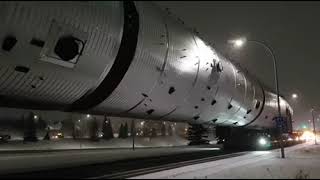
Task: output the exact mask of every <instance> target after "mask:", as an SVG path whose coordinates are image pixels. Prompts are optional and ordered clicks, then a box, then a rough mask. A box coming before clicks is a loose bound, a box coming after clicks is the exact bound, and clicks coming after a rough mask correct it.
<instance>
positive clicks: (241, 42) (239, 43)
mask: <svg viewBox="0 0 320 180" xmlns="http://www.w3.org/2000/svg"><path fill="white" fill-rule="evenodd" d="M230 42H231V43H232V44H233V45H234V47H237V48H240V47H242V46H243V45H244V44H245V42H253V43H256V44H258V45H261V46H263V47H264V48H265V49H267V50H268V52H269V53H270V54H271V55H272V59H273V68H274V78H275V86H276V90H277V101H278V116H279V118H281V109H280V95H279V83H278V70H277V60H276V56H275V54H274V50H273V49H272V47H271V46H269V45H268V44H267V43H266V42H263V41H259V40H252V39H246V38H240V39H236V40H232V41H230ZM282 143H283V142H282V128H281V127H280V148H281V158H285V156H284V147H283V144H282Z"/></svg>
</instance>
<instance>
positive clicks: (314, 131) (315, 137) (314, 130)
mask: <svg viewBox="0 0 320 180" xmlns="http://www.w3.org/2000/svg"><path fill="white" fill-rule="evenodd" d="M313 112H314V108H312V109H311V114H312V124H313V134H314V144H315V145H317V133H316V126H315V124H314V114H313Z"/></svg>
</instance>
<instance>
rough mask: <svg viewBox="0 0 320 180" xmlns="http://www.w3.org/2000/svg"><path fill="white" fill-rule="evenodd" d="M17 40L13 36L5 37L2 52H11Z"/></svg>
mask: <svg viewBox="0 0 320 180" xmlns="http://www.w3.org/2000/svg"><path fill="white" fill-rule="evenodd" d="M16 43H17V39H16V38H15V37H14V36H7V37H5V39H4V41H3V43H2V49H3V50H4V51H11V49H12V48H13V47H14V46H15V45H16Z"/></svg>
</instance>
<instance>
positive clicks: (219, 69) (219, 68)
mask: <svg viewBox="0 0 320 180" xmlns="http://www.w3.org/2000/svg"><path fill="white" fill-rule="evenodd" d="M222 70H223V67H222V64H221V63H220V62H219V63H218V64H217V72H222Z"/></svg>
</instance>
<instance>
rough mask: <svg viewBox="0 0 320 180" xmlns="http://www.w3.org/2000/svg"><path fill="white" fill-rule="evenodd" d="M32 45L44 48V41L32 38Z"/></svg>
mask: <svg viewBox="0 0 320 180" xmlns="http://www.w3.org/2000/svg"><path fill="white" fill-rule="evenodd" d="M30 44H31V45H33V46H38V47H43V46H44V41H42V40H40V39H36V38H32V39H31V41H30Z"/></svg>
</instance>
